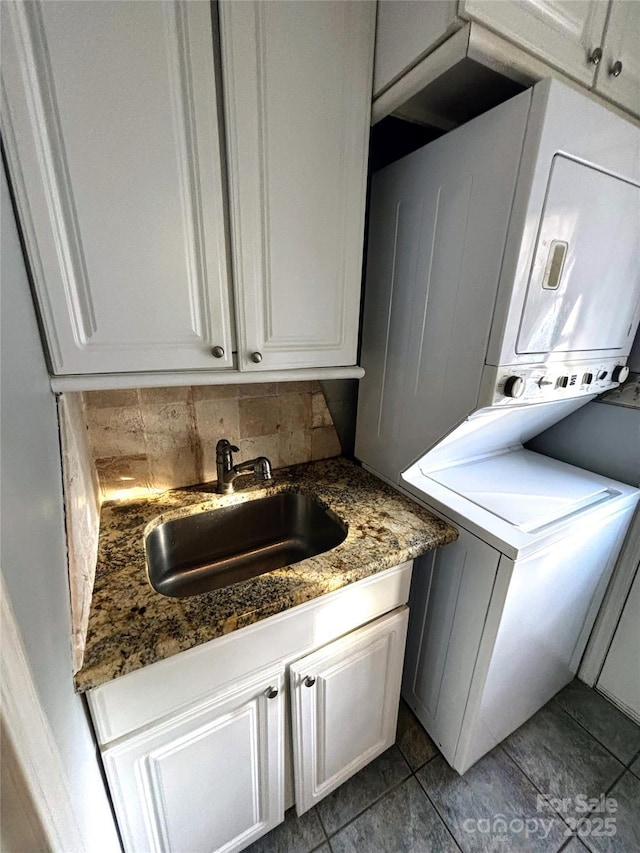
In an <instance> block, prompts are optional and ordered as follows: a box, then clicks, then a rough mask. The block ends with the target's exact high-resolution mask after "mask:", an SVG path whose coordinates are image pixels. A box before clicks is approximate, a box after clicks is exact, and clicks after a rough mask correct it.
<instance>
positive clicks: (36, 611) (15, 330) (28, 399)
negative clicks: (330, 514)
mask: <svg viewBox="0 0 640 853" xmlns="http://www.w3.org/2000/svg"><path fill="white" fill-rule="evenodd" d="M1 205H2V208H1V209H2V233H1V238H2V251H1V267H0V277H1V282H2V294H1V298H2V302H1V305H0V308H1V330H0V370H1V375H0V380H1V394H2V406H1V424H0V425H1V433H0V437H1V448H0V451H1V472H0V478H1V492H0V498H1V501H2V519H1V528H0V534H1V545H0V561H1V564H2V572H3V575H4V578H5V581H6V586H7V589H8V593H9V598H10V600H11V604H12V606H13V610H14V612H15V616H16V620H17V623H18V626H19V628H20V631H21V634H22V638H23V641H24V645H25V648H26V651H27V656H28V659H29V664H30V668H31V672H32V676H33V679H34V682H35V685H36V689H37V692H38V696H39V699H40V702H41V704H42V706H43V709H44V712H45V714H46V716H47V719H48V721H49V725H50V727H51V730H52V733H53V736H54V739H55V742H56V745H57V748H58V750H59V753H60V756H61V758H62V762H63V765H64V767H65V770H66V773H67V775H68V782H69V788H70V791H71V793H72V796H73V800H74V802H75V803H76V804H77V820H78V823H79V825H80V828H81V830H82V831H83V834H84V836H85V838H86V839H87V850H96V851H98V850H99V851H111V850H119V849H120V846H119V843H118V840H117V835H116V831H115V827H114V824H113V819H112V816H111V811H110V808H109V803H108V800H107V797H106V794H105V789H104V785H103V782H102V777H101V774H100V768H99V764H98V760H97V751H96V747H95V744H94V741H93V737H92V733H91V729H90V726H89V723H88V722H87V716H86V710H85V706H84V703H83V701H82V699H81V697H80V696H77V695H76V694H75V693H74V691H73V681H72V658H71V622H70V609H69V584H68V577H67V565H66V550H65V538H64V511H63V500H62V483H61V468H60V448H59V442H58V424H57V418H56V404H55V398H54V396H53V394H52V393H51V390H50V388H49V381H48V375H47V370H46V366H45V361H44V357H43V353H42V348H41V344H40V337H39V334H38V328H37V324H36V318H35V314H34V310H33V304H32V301H31V296H30V293H29V287H28V281H27V277H26V271H25V267H24V262H23V258H22V253H21V250H20V245H19V242H18V236H17V232H16V228H15V220H14V218H13V215H12V211H11V205H10V201H9V195H8V188H7V183H6V179H5V176H4V172H3V174H2V196H1ZM73 853H78V851H73Z"/></svg>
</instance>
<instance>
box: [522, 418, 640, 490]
mask: <svg viewBox="0 0 640 853" xmlns="http://www.w3.org/2000/svg"><path fill="white" fill-rule="evenodd" d="M527 446H528V447H529V448H531V450H536V451H538V452H539V453H544V454H545V455H546V456H553V457H554V458H555V459H561V460H562V461H563V462H569V463H570V464H571V465H577V466H578V467H580V468H586V469H587V470H589V471H595V472H596V474H602V475H603V476H605V477H612V478H613V479H614V480H620V481H621V482H623V483H628V484H629V485H630V486H638V485H640V409H632V408H627V407H626V406H618V405H612V404H609V403H598V402H592V403H587V405H586V406H583V407H582V408H581V409H578V411H577V412H574V413H573V414H572V415H569V417H568V418H565V419H564V420H563V421H560V423H557V424H555V425H554V426H552V427H550V428H549V429H548V430H545V432H543V433H541V435H538V436H536V438H534V439H533V440H532V441H530V442H529V444H528V445H527Z"/></svg>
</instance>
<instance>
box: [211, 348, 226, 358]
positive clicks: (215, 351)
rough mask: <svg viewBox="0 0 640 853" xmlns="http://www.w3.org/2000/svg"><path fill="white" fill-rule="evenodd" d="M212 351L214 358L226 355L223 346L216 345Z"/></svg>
mask: <svg viewBox="0 0 640 853" xmlns="http://www.w3.org/2000/svg"><path fill="white" fill-rule="evenodd" d="M211 352H212V354H213V357H214V358H222V356H223V355H224V349H223V348H222V347H214V348H213V349H212V350H211Z"/></svg>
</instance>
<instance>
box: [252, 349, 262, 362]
mask: <svg viewBox="0 0 640 853" xmlns="http://www.w3.org/2000/svg"><path fill="white" fill-rule="evenodd" d="M251 361H252V362H253V363H254V364H260V362H261V361H262V353H261V352H252V353H251Z"/></svg>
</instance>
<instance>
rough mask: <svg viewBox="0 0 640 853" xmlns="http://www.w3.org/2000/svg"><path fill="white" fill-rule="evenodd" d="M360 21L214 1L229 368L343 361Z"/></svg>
mask: <svg viewBox="0 0 640 853" xmlns="http://www.w3.org/2000/svg"><path fill="white" fill-rule="evenodd" d="M374 24H375V3H372V2H358V0H345V2H340V3H326V2H315V0H309V2H304V3H300V2H295V0H294V2H290V0H273V2H269V3H265V2H243V3H238V2H222V3H221V4H220V26H221V40H222V58H223V76H224V86H225V115H226V125H227V136H228V139H227V143H228V154H229V183H230V195H231V211H232V227H233V252H234V279H235V286H236V291H237V301H236V310H237V313H238V332H239V337H240V340H239V343H238V362H239V366H240V368H241V369H251V370H254V369H257V370H261V369H264V370H269V369H272V368H288V367H292V368H295V367H322V366H331V365H347V364H355V361H356V355H357V351H356V348H357V335H358V315H359V306H360V277H361V267H362V242H363V234H364V205H365V189H366V168H367V146H368V136H369V114H370V108H371V75H372V64H373V36H374Z"/></svg>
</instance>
